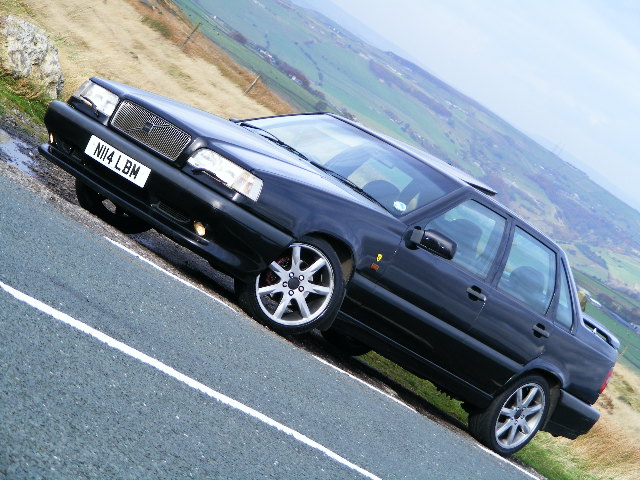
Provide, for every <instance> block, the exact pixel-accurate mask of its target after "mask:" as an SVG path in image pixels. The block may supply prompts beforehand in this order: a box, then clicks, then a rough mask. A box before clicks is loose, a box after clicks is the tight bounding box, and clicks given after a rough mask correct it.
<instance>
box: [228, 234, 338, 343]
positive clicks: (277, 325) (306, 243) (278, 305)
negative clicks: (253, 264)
mask: <svg viewBox="0 0 640 480" xmlns="http://www.w3.org/2000/svg"><path fill="white" fill-rule="evenodd" d="M238 293H239V299H240V303H241V304H242V306H243V308H244V309H245V310H246V311H247V313H249V314H250V315H251V316H252V317H253V318H255V319H256V320H258V321H259V322H260V323H263V324H264V325H266V326H268V327H269V328H271V329H272V330H275V331H277V332H280V333H285V334H287V333H302V332H308V331H310V330H312V329H314V328H328V326H329V325H330V324H331V323H332V322H333V320H334V318H335V316H336V314H337V313H338V310H339V309H340V305H341V304H342V299H343V297H344V279H343V277H342V273H341V269H340V261H339V260H338V256H337V254H336V252H335V250H334V249H333V248H332V247H331V245H330V244H329V243H327V242H325V241H324V240H322V239H318V238H311V237H308V238H303V239H301V240H300V242H296V243H293V244H291V245H290V246H289V248H288V249H287V250H286V251H285V252H284V253H283V254H282V255H281V256H280V257H279V258H278V259H277V260H275V261H273V262H272V263H271V264H270V265H269V267H267V269H266V270H265V271H264V272H262V273H261V274H260V275H258V276H257V277H256V279H255V280H254V281H252V282H248V283H241V284H239V285H238Z"/></svg>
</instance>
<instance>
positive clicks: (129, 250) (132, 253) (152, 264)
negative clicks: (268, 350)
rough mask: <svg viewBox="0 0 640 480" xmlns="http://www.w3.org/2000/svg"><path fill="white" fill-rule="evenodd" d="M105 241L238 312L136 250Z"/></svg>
mask: <svg viewBox="0 0 640 480" xmlns="http://www.w3.org/2000/svg"><path fill="white" fill-rule="evenodd" d="M104 238H105V239H106V240H107V241H109V242H110V243H111V244H113V245H115V246H116V247H118V248H120V249H122V250H124V251H125V252H127V253H129V254H131V255H133V256H134V257H136V258H138V259H139V260H142V261H143V262H145V263H147V264H149V265H151V266H152V267H153V268H155V269H156V270H159V271H161V272H162V273H164V274H165V275H168V276H170V277H171V278H173V279H174V280H177V281H179V282H180V283H182V284H184V285H186V286H187V287H190V288H193V289H195V290H197V291H199V292H200V293H203V294H204V295H206V296H207V297H209V298H211V299H212V300H214V301H216V302H218V303H220V304H221V305H224V306H225V307H227V308H228V309H230V310H233V311H234V312H238V310H236V309H235V308H234V307H233V306H232V305H229V304H228V303H226V302H223V301H222V300H220V299H219V298H216V297H214V296H213V295H210V294H208V293H207V292H205V291H204V290H202V289H200V288H198V287H196V286H195V285H194V284H192V283H189V282H187V281H186V280H183V279H182V278H180V277H178V276H177V275H174V274H173V273H171V272H169V271H167V270H165V269H164V268H162V267H160V266H158V265H156V264H155V263H153V262H152V261H150V260H147V259H146V258H144V257H143V256H141V255H138V254H137V253H136V252H134V251H133V250H131V249H130V248H127V247H125V246H124V245H122V244H120V243H118V242H116V241H115V240H111V239H110V238H109V237H104Z"/></svg>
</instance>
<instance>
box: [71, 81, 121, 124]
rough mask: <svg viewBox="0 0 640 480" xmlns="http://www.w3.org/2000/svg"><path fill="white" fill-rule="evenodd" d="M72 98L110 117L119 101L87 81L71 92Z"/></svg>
mask: <svg viewBox="0 0 640 480" xmlns="http://www.w3.org/2000/svg"><path fill="white" fill-rule="evenodd" d="M73 96H74V97H77V98H79V99H80V100H82V101H83V102H85V103H87V104H89V105H91V107H93V108H94V109H96V111H98V112H100V113H102V114H104V115H106V116H107V117H110V116H111V114H112V113H113V111H114V110H115V108H116V105H117V104H118V101H119V100H120V99H119V98H118V96H117V95H116V94H115V93H112V92H110V91H109V90H107V89H106V88H104V87H101V86H100V85H97V84H95V83H93V82H92V81H91V80H87V81H86V82H84V83H83V84H82V85H80V87H79V88H78V89H77V90H76V91H75V92H73Z"/></svg>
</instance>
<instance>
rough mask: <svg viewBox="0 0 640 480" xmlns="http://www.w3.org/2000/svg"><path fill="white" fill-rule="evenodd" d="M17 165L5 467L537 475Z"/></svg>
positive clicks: (5, 271)
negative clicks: (336, 360) (93, 220)
mask: <svg viewBox="0 0 640 480" xmlns="http://www.w3.org/2000/svg"><path fill="white" fill-rule="evenodd" d="M0 163H1V162H0ZM11 168H12V167H8V166H6V165H1V164H0V372H1V373H0V478H7V479H14V478H64V479H69V478H153V479H158V478H170V479H177V478H224V479H243V480H245V479H254V478H255V479H257V478H276V479H302V478H310V479H322V478H327V479H347V478H354V479H356V478H383V479H405V478H406V479H424V478H428V479H439V478H442V479H467V480H468V479H474V478H481V479H529V478H531V476H530V475H529V474H527V473H526V472H524V471H522V470H521V469H519V468H517V467H516V466H514V465H512V464H511V463H509V462H507V461H505V460H503V459H501V458H498V457H497V456H495V455H493V454H491V453H489V452H487V451H486V450H485V449H483V448H482V447H480V446H479V445H478V443H477V442H475V441H474V440H472V439H470V438H469V437H468V436H467V435H464V434H460V433H459V432H457V431H455V429H452V428H447V427H446V426H443V425H441V424H439V423H437V422H434V421H432V420H430V419H429V418H427V417H425V416H424V415H421V414H420V413H418V412H416V411H415V410H413V409H411V408H409V407H408V406H406V405H404V404H402V403H400V402H398V401H397V400H395V399H393V398H391V397H389V396H388V395H385V394H383V393H382V392H380V391H378V390H374V389H372V388H370V387H369V386H367V385H365V384H363V383H362V382H360V381H358V380H356V379H355V378H353V377H351V376H348V375H346V374H345V373H344V372H342V371H340V370H337V369H335V368H333V367H331V366H330V365H327V364H325V363H323V362H321V361H320V360H319V359H318V358H316V357H315V356H314V355H312V354H311V353H310V352H309V351H307V350H305V349H301V348H298V347H296V346H295V345H294V344H292V343H290V342H288V341H286V339H283V338H281V337H279V336H277V335H275V334H273V333H271V332H270V331H268V330H266V329H264V328H262V327H261V326H259V325H258V324H256V323H255V322H254V321H253V320H251V319H250V318H248V317H247V316H245V315H244V314H243V313H241V312H240V311H239V309H237V307H235V306H234V305H233V304H230V303H229V301H228V300H226V299H224V298H222V299H220V298H219V297H218V296H216V295H215V294H213V295H212V294H211V293H209V292H205V291H203V290H202V289H201V288H196V287H194V286H193V285H190V284H187V283H185V282H184V281H181V280H180V279H179V278H176V277H174V276H172V275H170V274H168V273H167V272H166V271H164V270H162V269H160V268H157V267H156V266H155V265H154V264H151V263H148V261H146V260H144V259H142V258H140V257H139V256H137V255H136V254H134V253H133V252H131V251H129V250H126V249H124V248H122V247H121V246H120V245H121V244H122V243H126V242H127V241H129V242H130V239H127V238H126V237H123V236H121V235H120V234H119V233H117V232H115V231H112V230H111V229H109V228H107V227H104V226H102V227H101V228H102V229H103V231H101V230H100V229H97V230H98V231H96V230H94V229H89V228H87V227H86V226H85V225H83V224H81V223H79V222H78V221H77V220H76V218H78V216H82V215H85V213H84V212H82V211H81V210H79V209H77V207H75V206H70V205H65V207H64V209H63V210H64V211H65V212H66V213H62V211H61V209H60V205H61V204H62V203H65V202H64V201H62V200H60V199H59V198H57V197H55V196H54V195H53V194H48V193H46V192H45V193H41V194H40V195H38V194H36V193H34V192H33V191H31V190H28V189H25V188H24V187H23V186H20V185H17V184H16V181H15V178H16V176H17V177H19V176H20V175H23V174H21V173H17V171H16V172H13V171H10V172H9V170H10V169H11ZM7 172H9V174H7ZM69 212H71V214H70V213H69ZM105 232H106V236H105ZM107 237H109V238H107ZM114 240H115V242H114ZM156 263H157V262H156Z"/></svg>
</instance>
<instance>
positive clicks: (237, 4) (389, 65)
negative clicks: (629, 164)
mask: <svg viewBox="0 0 640 480" xmlns="http://www.w3.org/2000/svg"><path fill="white" fill-rule="evenodd" d="M174 2H175V4H176V5H178V6H179V7H180V8H181V9H182V10H183V11H184V12H185V13H186V14H187V16H188V17H189V18H190V19H191V20H192V21H193V22H202V24H201V27H200V29H201V31H202V32H203V33H204V34H205V35H207V36H208V37H209V38H210V39H211V40H212V41H213V42H215V43H216V44H217V45H219V46H220V47H221V48H223V49H224V50H225V51H227V52H228V53H229V54H230V55H231V56H232V57H233V58H234V59H235V60H236V61H238V62H239V63H240V64H242V65H243V66H245V67H246V68H249V69H251V70H252V71H254V72H255V73H256V74H258V73H259V74H260V75H261V78H262V79H263V81H265V82H266V83H267V84H268V85H269V86H270V87H271V88H273V89H274V90H276V91H277V92H278V93H279V94H281V95H282V96H283V97H285V98H287V99H288V100H289V101H290V102H291V103H292V105H294V108H297V109H298V110H304V111H308V110H332V111H336V112H340V113H342V114H344V115H347V116H354V117H355V118H357V119H358V120H359V121H361V122H362V123H365V124H367V125H369V126H371V127H374V128H377V129H380V130H383V131H385V132H386V133H388V134H391V135H393V136H396V137H399V138H402V139H404V140H407V141H409V142H411V143H414V144H416V145H418V146H420V147H422V148H424V149H426V150H427V151H429V152H431V153H434V154H435V155H437V156H439V157H441V158H443V159H444V160H446V161H448V162H450V163H452V164H454V165H456V166H458V167H461V168H462V169H464V170H466V171H468V172H470V173H471V174H473V175H475V176H477V177H479V178H480V179H482V180H484V181H486V182H487V183H489V184H490V185H492V186H493V187H495V188H496V189H497V190H498V191H499V192H500V193H499V195H498V199H499V200H500V201H501V202H502V203H504V204H506V205H507V206H508V207H510V208H511V209H512V210H514V211H515V212H517V213H518V214H520V215H521V216H522V217H524V218H526V219H527V220H530V221H532V222H533V223H534V224H535V225H536V226H538V227H539V228H540V229H541V230H543V231H545V232H547V233H549V234H550V235H551V236H552V237H553V238H555V239H556V240H558V241H560V242H563V243H565V244H569V245H572V246H573V247H574V248H573V249H572V251H575V252H581V257H580V258H581V260H582V261H580V262H576V264H577V265H579V267H580V269H581V270H583V271H585V272H586V273H588V274H589V275H592V276H595V277H597V278H599V279H600V280H603V281H606V282H608V283H610V284H612V285H615V286H618V287H623V288H626V289H627V290H629V291H630V292H636V293H637V294H638V295H640V285H639V284H640V279H639V278H638V271H639V270H638V265H639V264H640V212H638V211H636V210H634V209H633V208H631V207H629V206H628V205H626V204H625V203H623V202H622V201H620V200H619V199H617V198H616V197H615V196H614V195H612V194H611V193H609V192H608V191H606V190H605V189H604V188H602V187H600V186H599V185H598V184H596V183H595V182H594V181H592V180H591V179H590V178H589V177H588V176H587V175H586V174H585V173H583V172H581V171H580V170H578V169H576V168H575V167H573V166H572V165H571V164H569V163H567V162H565V161H563V160H562V159H560V158H559V157H557V156H556V155H555V154H553V153H552V152H551V151H549V150H547V149H546V148H544V147H542V146H540V145H539V144H538V143H536V142H535V141H533V140H532V139H531V138H529V137H527V136H526V135H524V134H523V133H522V132H520V131H518V130H517V129H515V128H514V127H512V126H511V125H509V124H508V123H506V122H505V121H503V120H502V119H501V118H500V117H498V116H497V115H495V114H494V113H492V112H491V111H490V110H488V109H487V108H485V107H484V106H482V105H480V104H479V103H477V102H475V101H474V100H472V99H471V98H469V97H467V96H465V95H463V94H461V93H460V92H458V91H456V90H455V89H453V88H451V87H450V86H448V85H447V84H446V83H444V82H442V81H441V80H439V79H438V78H436V77H434V76H433V75H431V74H430V73H428V72H427V71H425V70H424V69H422V68H420V67H419V66H417V65H415V64H413V63H411V62H409V61H407V60H405V59H403V58H401V57H399V56H397V55H395V54H393V53H391V52H384V51H381V50H379V49H377V48H375V47H372V46H371V45H369V44H367V43H365V42H363V41H362V40H360V39H359V38H357V37H355V36H354V35H352V34H351V33H350V32H348V31H345V30H344V29H343V28H342V27H341V26H339V25H338V24H336V23H334V22H333V21H331V20H329V19H327V18H326V17H324V16H322V15H320V14H318V13H316V12H314V11H312V10H307V9H303V8H300V7H297V6H295V5H292V4H291V3H289V2H288V1H286V0H259V1H258V0H235V1H233V2H228V1H225V0H207V1H202V0H174ZM584 252H587V255H586V256H585V255H584ZM584 260H588V261H584ZM638 299H639V300H640V297H639V298H638ZM638 322H640V319H638Z"/></svg>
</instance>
